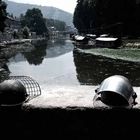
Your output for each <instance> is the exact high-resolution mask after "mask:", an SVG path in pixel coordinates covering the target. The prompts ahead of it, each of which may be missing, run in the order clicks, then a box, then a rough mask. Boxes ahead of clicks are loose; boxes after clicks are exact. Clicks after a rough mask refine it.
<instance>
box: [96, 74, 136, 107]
mask: <svg viewBox="0 0 140 140" xmlns="http://www.w3.org/2000/svg"><path fill="white" fill-rule="evenodd" d="M95 92H96V93H97V94H98V95H100V96H101V98H100V99H101V101H102V102H103V103H105V104H106V105H110V106H132V105H134V104H135V98H136V97H137V95H136V93H135V92H134V90H133V87H132V86H131V84H130V82H129V80H128V79H127V78H126V77H124V76H121V75H114V76H110V77H108V78H106V79H105V80H103V82H102V83H101V85H100V87H99V88H97V89H96V90H95Z"/></svg>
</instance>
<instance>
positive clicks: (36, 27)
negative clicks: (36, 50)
mask: <svg viewBox="0 0 140 140" xmlns="http://www.w3.org/2000/svg"><path fill="white" fill-rule="evenodd" d="M21 25H22V26H23V27H24V26H27V27H29V29H30V31H32V32H36V34H37V35H42V34H44V33H47V32H48V29H47V27H46V20H45V19H44V18H43V14H42V13H41V10H39V9H38V8H33V9H28V10H27V12H26V13H25V16H24V18H23V17H22V19H21Z"/></svg>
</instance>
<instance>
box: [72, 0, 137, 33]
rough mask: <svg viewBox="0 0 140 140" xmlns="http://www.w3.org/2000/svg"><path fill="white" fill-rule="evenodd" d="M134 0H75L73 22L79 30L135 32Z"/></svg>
mask: <svg viewBox="0 0 140 140" xmlns="http://www.w3.org/2000/svg"><path fill="white" fill-rule="evenodd" d="M136 9H137V8H136V1H135V0H77V6H76V8H75V12H74V16H73V23H74V25H75V27H76V28H77V29H78V31H79V32H82V33H83V32H84V33H97V34H98V33H99V34H100V33H111V34H120V33H121V32H122V33H123V34H135V33H136V30H137V29H136V27H137V26H135V25H136V24H137V25H139V23H138V22H137V23H136V21H138V20H137V19H139V18H138V17H139V16H140V14H138V12H137V14H138V15H139V16H138V15H137V16H136Z"/></svg>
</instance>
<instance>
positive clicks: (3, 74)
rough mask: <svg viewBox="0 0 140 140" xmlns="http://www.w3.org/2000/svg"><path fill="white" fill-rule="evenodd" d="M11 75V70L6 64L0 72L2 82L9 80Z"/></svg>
mask: <svg viewBox="0 0 140 140" xmlns="http://www.w3.org/2000/svg"><path fill="white" fill-rule="evenodd" d="M9 74H10V71H9V68H8V66H7V65H6V64H4V65H3V66H2V69H1V70H0V82H3V81H4V80H6V79H9Z"/></svg>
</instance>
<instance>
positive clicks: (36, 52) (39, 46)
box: [23, 40, 47, 65]
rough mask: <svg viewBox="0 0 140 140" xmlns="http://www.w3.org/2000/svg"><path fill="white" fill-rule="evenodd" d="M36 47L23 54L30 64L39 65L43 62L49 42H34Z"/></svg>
mask: <svg viewBox="0 0 140 140" xmlns="http://www.w3.org/2000/svg"><path fill="white" fill-rule="evenodd" d="M34 46H35V49H33V50H32V51H31V52H24V53H23V55H24V56H25V58H26V59H27V61H28V62H29V64H34V65H39V64H41V63H42V61H43V59H44V57H45V56H46V48H47V42H46V41H45V40H44V42H43V41H38V42H36V43H35V42H34Z"/></svg>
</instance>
